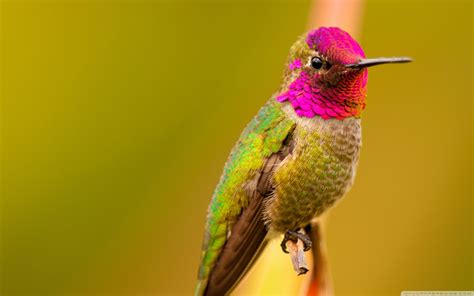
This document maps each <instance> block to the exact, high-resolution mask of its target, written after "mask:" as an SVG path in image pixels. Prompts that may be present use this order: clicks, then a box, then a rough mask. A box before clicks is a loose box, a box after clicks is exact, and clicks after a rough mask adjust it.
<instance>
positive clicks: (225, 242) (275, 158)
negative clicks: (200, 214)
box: [196, 98, 295, 295]
mask: <svg viewBox="0 0 474 296" xmlns="http://www.w3.org/2000/svg"><path fill="white" fill-rule="evenodd" d="M294 125H295V122H294V121H293V120H292V119H290V118H289V117H288V116H287V114H286V113H285V112H284V111H283V110H282V107H281V104H279V103H278V102H276V101H275V99H274V98H272V99H270V100H269V101H268V102H267V103H266V104H265V105H264V106H263V107H262V108H261V109H260V111H259V112H258V114H257V115H256V116H255V117H254V118H253V119H252V121H251V122H250V123H249V124H248V126H247V127H246V128H245V130H244V131H243V132H242V134H241V135H240V138H239V140H238V142H237V143H236V144H235V146H234V148H233V149H232V151H231V153H230V155H229V158H228V160H227V163H226V165H225V167H224V172H223V174H222V176H221V179H220V181H219V184H218V185H217V187H216V189H215V191H214V194H213V198H212V201H211V204H210V205H209V209H208V219H207V223H206V230H205V234H204V241H203V248H202V257H201V264H200V268H199V275H198V286H197V289H196V293H197V294H198V295H200V294H214V292H215V291H216V290H215V289H214V290H213V291H212V292H209V285H210V284H213V285H221V286H222V288H220V287H219V291H221V290H225V289H228V288H229V287H228V286H229V285H233V284H234V283H235V282H236V281H237V280H238V278H237V277H240V276H242V274H243V273H245V270H246V269H247V268H248V265H250V264H251V262H252V260H253V258H254V256H255V253H257V251H258V249H259V247H260V246H261V244H262V243H263V239H264V237H265V235H266V231H267V229H266V227H265V225H264V222H263V204H264V203H263V200H264V199H265V198H267V197H268V194H267V193H270V192H269V190H270V186H271V185H270V184H269V183H268V180H267V179H268V178H267V177H265V178H264V179H265V180H262V176H266V175H267V174H268V170H267V169H266V167H267V168H270V170H271V169H272V168H273V166H274V163H277V162H279V161H280V160H281V158H282V157H281V152H280V150H281V148H282V146H283V142H284V141H285V139H286V138H287V136H288V135H289V134H290V133H291V131H292V130H293V128H294ZM257 187H258V188H257ZM267 191H268V192H267ZM231 233H232V235H230V234H231ZM243 244H246V245H243ZM233 257H239V258H237V259H238V260H234V259H235V258H233ZM236 270H239V271H240V273H241V274H236V275H235V276H234V275H233V274H231V271H233V272H235V271H236ZM233 277H235V278H233ZM217 279H219V280H217ZM215 294H219V293H215Z"/></svg>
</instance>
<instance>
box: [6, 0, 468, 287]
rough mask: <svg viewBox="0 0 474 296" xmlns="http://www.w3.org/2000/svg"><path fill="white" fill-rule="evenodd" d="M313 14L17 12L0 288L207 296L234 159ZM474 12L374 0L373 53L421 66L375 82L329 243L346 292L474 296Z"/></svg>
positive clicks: (56, 8)
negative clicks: (206, 251)
mask: <svg viewBox="0 0 474 296" xmlns="http://www.w3.org/2000/svg"><path fill="white" fill-rule="evenodd" d="M309 7H310V3H309V1H221V2H218V1H151V0H149V1H105V0H104V1H92V0H83V1H59V0H57V1H31V2H30V1H5V0H4V1H2V2H1V65H0V67H1V88H2V89H1V99H2V105H1V118H2V139H1V145H2V147H1V150H2V154H1V155H2V159H1V169H2V171H1V173H2V179H1V190H2V192H1V225H0V226H1V257H0V266H1V288H0V294H1V295H5V296H7V295H189V294H191V293H192V291H193V289H194V283H195V277H196V273H197V267H198V262H199V256H200V247H201V239H202V231H203V226H204V221H205V216H206V207H207V204H208V202H209V199H210V196H211V193H212V191H213V189H214V186H215V185H216V183H217V181H218V178H219V176H220V173H221V170H222V166H223V164H224V162H225V160H226V158H227V155H228V152H229V150H230V149H231V147H232V146H233V144H234V141H235V140H236V139H237V137H238V135H239V133H240V131H241V130H242V129H243V127H244V126H245V125H246V123H247V122H248V121H249V120H250V119H251V117H252V116H253V115H254V114H255V113H256V111H257V110H258V108H259V107H260V106H261V105H262V104H263V103H264V102H265V101H266V100H267V99H268V98H269V97H270V95H271V94H272V93H273V92H274V91H276V90H277V87H278V84H279V81H280V78H281V75H282V71H283V67H284V62H285V59H286V55H287V52H288V49H289V47H290V45H291V44H292V43H293V41H294V40H295V39H296V37H297V36H298V35H300V34H301V33H303V32H304V30H305V26H306V23H307V16H308V10H309ZM472 13H473V4H472V1H469V0H466V1H447V0H446V1H390V2H389V1H372V0H368V1H367V5H366V9H365V13H364V19H363V25H362V31H361V38H359V41H360V43H361V44H362V46H363V48H364V50H365V52H366V55H367V56H369V57H378V56H397V55H406V56H411V57H413V58H414V59H415V62H414V63H412V64H408V65H392V66H383V67H377V68H371V69H370V71H369V72H370V74H369V76H370V78H369V80H370V83H369V97H368V106H367V109H366V111H365V113H364V114H363V117H364V119H363V127H364V147H363V149H362V155H361V160H360V165H359V170H358V176H357V178H356V182H355V186H354V188H353V190H352V191H351V192H350V193H349V194H348V196H347V198H346V199H345V200H344V201H343V202H342V203H340V204H339V205H338V206H337V208H335V209H334V210H333V211H332V213H331V215H330V219H329V221H328V225H327V231H326V232H327V244H328V252H329V262H330V266H331V270H332V277H333V280H334V287H335V291H336V295H382V294H384V295H399V294H400V291H402V290H467V289H471V290H473V289H474V275H473V265H474V256H473V255H474V252H473V250H474V245H473V238H472V237H473V229H474V227H473V226H474V225H473V222H474V221H473V194H472V193H473V192H472V180H473V178H472V177H473V173H472V135H473V134H472V112H473V109H472V98H473V93H472V85H473V80H472V78H473V77H472V71H473V48H472V36H473V32H472V21H473V18H472ZM285 263H286V264H287V266H282V267H280V269H285V270H286V269H291V265H290V261H289V259H288V261H287V262H285ZM252 275H253V276H255V273H253V274H252ZM257 276H258V275H257ZM273 279H274V281H273V282H272V283H271V286H272V287H273V288H272V289H271V290H269V291H267V292H266V293H268V294H272V293H273V294H278V292H281V291H284V290H282V289H283V286H284V285H285V284H287V282H291V281H292V277H288V276H285V277H283V278H278V277H273ZM267 286H268V283H267ZM262 293H263V292H262Z"/></svg>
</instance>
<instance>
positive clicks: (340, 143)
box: [265, 110, 361, 232]
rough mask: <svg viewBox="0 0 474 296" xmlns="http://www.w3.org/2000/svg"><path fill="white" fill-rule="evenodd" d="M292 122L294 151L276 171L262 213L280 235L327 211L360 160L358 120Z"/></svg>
mask: <svg viewBox="0 0 474 296" xmlns="http://www.w3.org/2000/svg"><path fill="white" fill-rule="evenodd" d="M291 111H293V110H289V111H287V112H288V113H289V114H291V113H290V112H291ZM293 114H294V113H293ZM290 116H292V115H290ZM294 120H295V121H296V122H297V125H296V128H295V130H294V132H293V135H292V141H294V148H293V151H292V153H291V154H290V155H289V156H288V157H287V158H285V159H284V160H283V161H282V162H281V164H280V165H279V167H278V168H277V169H276V170H275V173H274V175H273V183H274V186H275V192H274V195H273V198H272V199H271V200H270V201H269V203H268V204H267V208H266V217H265V218H266V220H267V222H268V223H269V224H270V226H271V229H272V230H276V231H278V232H285V231H287V230H294V229H296V228H299V227H304V226H305V225H306V224H307V223H309V222H310V221H311V220H312V219H313V218H314V217H317V216H319V215H321V214H322V213H323V212H324V211H325V210H327V209H328V208H329V207H331V206H332V205H333V204H334V203H335V202H336V201H337V200H338V199H340V198H341V197H342V196H343V195H344V194H345V193H346V192H347V190H348V189H349V188H350V186H351V185H352V183H353V180H354V177H355V170H356V167H357V163H358V160H359V151H360V146H361V125H360V119H358V118H346V119H344V120H337V119H329V120H324V119H322V118H320V117H315V118H299V117H295V118H294Z"/></svg>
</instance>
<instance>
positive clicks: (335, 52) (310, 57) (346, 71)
mask: <svg viewBox="0 0 474 296" xmlns="http://www.w3.org/2000/svg"><path fill="white" fill-rule="evenodd" d="M409 61H410V59H409V58H377V59H366V58H365V54H364V51H363V50H362V48H361V47H360V45H359V44H358V43H357V42H356V41H355V40H354V39H353V38H352V37H351V36H350V35H349V34H348V33H346V32H344V31H343V30H341V29H339V28H335V27H333V28H326V27H321V28H319V29H316V30H313V31H310V32H309V33H307V34H306V35H303V36H302V37H300V39H299V40H298V41H296V43H295V44H294V45H293V46H292V47H291V50H290V54H289V58H288V63H287V68H286V71H285V76H284V81H283V84H282V87H281V89H280V92H279V94H278V96H277V100H278V101H279V102H282V103H283V102H289V103H290V104H291V105H292V106H293V109H294V110H295V112H296V114H297V115H298V116H300V117H309V118H311V117H315V116H320V117H322V118H324V119H330V118H336V119H344V118H348V117H359V116H360V113H361V112H362V110H363V109H364V108H365V98H366V91H367V67H370V66H375V65H380V64H386V63H403V62H409Z"/></svg>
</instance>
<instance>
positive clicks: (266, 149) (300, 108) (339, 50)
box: [196, 28, 407, 295]
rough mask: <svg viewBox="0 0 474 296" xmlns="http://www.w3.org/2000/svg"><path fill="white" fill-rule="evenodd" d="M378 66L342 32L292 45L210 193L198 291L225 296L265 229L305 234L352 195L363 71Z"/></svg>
mask: <svg viewBox="0 0 474 296" xmlns="http://www.w3.org/2000/svg"><path fill="white" fill-rule="evenodd" d="M391 61H392V62H393V60H391ZM397 61H398V62H405V61H407V60H406V59H399V60H397ZM362 62H364V63H365V64H364V66H360V67H359V66H358V63H362ZM377 62H378V63H386V60H383V61H382V62H381V60H367V59H365V55H364V52H363V51H362V49H361V47H360V46H359V44H357V42H356V41H354V40H353V39H352V38H351V37H350V36H349V34H347V33H346V32H344V31H342V30H340V29H338V28H319V29H317V30H314V31H311V32H309V33H308V34H306V35H304V36H302V37H301V38H299V39H298V41H297V42H296V43H295V44H294V45H293V46H292V48H291V50H290V54H289V57H288V62H287V69H286V71H285V75H284V79H283V82H282V85H281V87H280V90H279V92H277V93H276V94H275V95H274V96H273V97H272V98H271V99H270V100H269V101H268V102H267V103H266V104H265V105H264V106H263V107H262V108H261V109H260V111H259V112H258V114H257V115H256V116H255V117H254V118H253V119H252V121H251V122H250V123H249V124H248V126H247V127H246V128H245V130H244V131H243V133H242V134H241V136H240V138H239V140H238V142H237V144H236V145H235V146H234V148H233V149H232V151H231V154H230V156H229V158H228V161H227V163H226V165H225V167H224V172H223V174H222V177H221V179H220V181H219V184H218V185H217V188H216V189H215V191H214V194H213V197H212V201H211V204H210V206H209V211H208V218H207V224H206V231H205V235H204V242H203V249H202V259H201V265H200V268H199V276H198V286H197V289H196V294H198V295H202V294H205V295H222V294H224V293H227V292H228V291H229V290H230V289H231V288H232V287H233V286H234V285H235V284H236V283H237V282H238V280H239V279H240V277H241V276H243V274H245V272H246V271H247V270H248V268H249V266H250V265H251V264H252V262H253V260H254V259H255V257H256V256H257V255H258V253H259V251H260V250H261V247H262V246H263V245H264V244H265V238H266V237H268V236H267V233H268V232H272V233H277V234H279V233H285V232H287V231H295V230H297V229H299V228H304V227H305V226H306V225H308V224H309V223H311V221H312V220H314V219H315V218H317V217H318V216H320V215H321V214H322V213H323V212H324V211H326V210H327V209H328V208H329V207H331V206H332V205H333V204H334V203H335V202H336V201H337V200H339V199H340V198H341V197H343V195H344V194H345V193H346V192H347V190H348V189H349V188H350V186H351V185H352V183H353V180H354V176H355V170H356V167H357V163H358V159H359V151H360V146H361V125H360V118H359V117H360V113H361V111H362V110H363V109H364V108H365V97H366V84H367V69H366V67H367V66H365V65H369V66H370V65H375V64H376V63H377Z"/></svg>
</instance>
